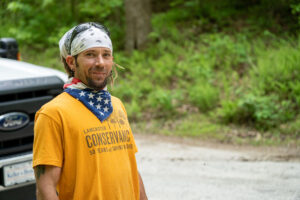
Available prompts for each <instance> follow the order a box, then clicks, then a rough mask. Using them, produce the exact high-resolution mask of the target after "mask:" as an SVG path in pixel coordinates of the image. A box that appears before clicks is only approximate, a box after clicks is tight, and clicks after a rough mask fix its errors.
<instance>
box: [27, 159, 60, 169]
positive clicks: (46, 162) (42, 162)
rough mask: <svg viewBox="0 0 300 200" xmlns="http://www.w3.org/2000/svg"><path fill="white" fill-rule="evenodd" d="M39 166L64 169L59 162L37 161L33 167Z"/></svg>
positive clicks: (33, 163)
mask: <svg viewBox="0 0 300 200" xmlns="http://www.w3.org/2000/svg"><path fill="white" fill-rule="evenodd" d="M38 165H52V166H56V167H62V163H61V161H58V160H47V161H46V160H35V161H33V162H32V167H36V166H38Z"/></svg>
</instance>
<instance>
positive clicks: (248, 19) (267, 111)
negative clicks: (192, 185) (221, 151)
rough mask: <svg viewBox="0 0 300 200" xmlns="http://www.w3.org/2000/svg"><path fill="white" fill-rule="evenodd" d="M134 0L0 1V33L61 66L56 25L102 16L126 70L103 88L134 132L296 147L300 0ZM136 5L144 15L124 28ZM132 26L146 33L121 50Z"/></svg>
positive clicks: (25, 55)
mask: <svg viewBox="0 0 300 200" xmlns="http://www.w3.org/2000/svg"><path fill="white" fill-rule="evenodd" d="M134 1H136V0H124V1H123V0H110V1H104V0H88V1H79V0H1V1H0V6H1V7H0V24H1V29H0V37H14V38H16V39H17V41H18V43H19V47H20V52H21V55H22V60H23V61H26V62H31V63H34V64H38V65H42V66H46V67H51V68H56V69H59V70H62V71H64V69H63V65H62V64H61V62H60V58H59V51H58V41H59V39H60V37H61V36H62V35H63V33H65V32H66V31H67V30H68V29H69V28H70V27H72V26H74V25H77V24H78V23H80V22H86V21H97V22H100V23H103V24H104V25H106V26H107V27H109V29H110V32H111V37H112V40H113V44H114V59H115V61H116V62H117V63H118V64H120V65H121V66H123V67H124V68H125V69H124V70H119V78H118V79H117V81H116V83H115V85H114V87H113V88H112V94H113V95H115V96H117V97H119V98H120V99H122V100H123V102H124V104H125V107H126V109H127V112H128V116H129V118H130V121H131V122H133V129H135V130H136V131H138V132H144V133H157V134H167V135H178V136H190V137H197V138H201V139H210V140H217V141H221V142H229V143H236V144H244V143H247V144H249V143H250V144H271V145H274V144H283V145H299V138H300V128H299V127H300V110H299V108H300V51H299V48H300V38H299V36H300V35H299V26H300V0H165V1H159V0H151V1H150V0H140V1H139V0H137V1H136V2H134ZM137 2H141V4H140V5H139V6H140V7H139V8H137V7H134V6H137V4H138V3H137ZM130 3H131V4H130ZM130 10H131V11H130ZM132 10H133V11H132ZM136 10H137V11H140V12H142V15H145V12H146V11H147V12H146V18H144V19H145V20H142V24H141V27H139V26H136V27H135V28H131V27H132V23H133V22H132V19H131V18H130V15H133V14H134V11H136ZM143 12H144V13H143ZM128 16H129V17H128ZM135 17H136V18H138V17H137V16H135ZM147 17H148V18H147ZM133 18H134V16H133ZM140 19H142V18H140ZM143 26H145V27H143ZM146 26H147V27H146ZM149 27H150V29H149ZM141 30H149V31H148V32H147V34H142V35H145V36H146V39H147V41H146V42H145V43H143V44H141V45H140V44H139V43H138V42H133V46H131V47H129V48H128V44H127V42H128V41H129V40H130V39H128V35H129V36H132V35H137V34H138V32H139V31H141ZM130 31H131V32H130ZM129 32H130V34H129Z"/></svg>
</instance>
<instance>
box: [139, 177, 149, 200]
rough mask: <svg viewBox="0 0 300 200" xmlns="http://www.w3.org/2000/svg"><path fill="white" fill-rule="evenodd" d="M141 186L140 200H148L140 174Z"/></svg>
mask: <svg viewBox="0 0 300 200" xmlns="http://www.w3.org/2000/svg"><path fill="white" fill-rule="evenodd" d="M139 185H140V200H148V197H147V195H146V191H145V187H144V183H143V180H142V177H141V174H140V172H139Z"/></svg>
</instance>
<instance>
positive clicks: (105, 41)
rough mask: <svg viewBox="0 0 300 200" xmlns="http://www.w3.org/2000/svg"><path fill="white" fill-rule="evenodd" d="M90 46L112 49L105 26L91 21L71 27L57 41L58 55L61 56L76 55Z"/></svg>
mask: <svg viewBox="0 0 300 200" xmlns="http://www.w3.org/2000/svg"><path fill="white" fill-rule="evenodd" d="M74 33H75V34H74ZM74 35H75V37H74ZM92 47H106V48H108V49H110V50H111V51H113V47H112V42H111V40H110V38H109V35H108V32H107V31H106V29H105V27H104V26H102V25H100V24H96V23H91V22H90V23H84V24H80V25H78V26H76V27H73V28H72V29H70V30H69V31H68V32H66V33H65V34H64V36H63V37H62V38H61V39H60V41H59V50H60V55H61V56H62V57H63V58H66V57H67V56H68V55H71V56H74V55H77V54H79V53H81V52H82V51H84V50H86V49H89V48H92Z"/></svg>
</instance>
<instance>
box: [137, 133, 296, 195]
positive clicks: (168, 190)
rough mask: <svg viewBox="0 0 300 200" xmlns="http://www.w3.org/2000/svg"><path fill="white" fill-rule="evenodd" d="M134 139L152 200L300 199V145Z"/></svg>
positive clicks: (155, 137) (172, 138)
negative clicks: (261, 145) (256, 144)
mask: <svg viewBox="0 0 300 200" xmlns="http://www.w3.org/2000/svg"><path fill="white" fill-rule="evenodd" d="M135 139H136V143H137V146H138V149H139V152H138V153H137V162H138V167H139V171H140V173H141V175H142V177H143V180H144V184H145V188H146V192H147V195H148V198H149V200H166V199H170V200H171V199H172V200H202V199H203V200H207V199H208V200H209V199H211V200H235V199H236V200H254V199H255V200H261V199H262V200H268V199H270V200H300V147H252V146H233V145H228V144H218V143H211V142H203V141H200V140H194V139H190V138H189V139H186V138H185V139H184V138H176V137H168V136H160V135H139V134H138V135H135Z"/></svg>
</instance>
